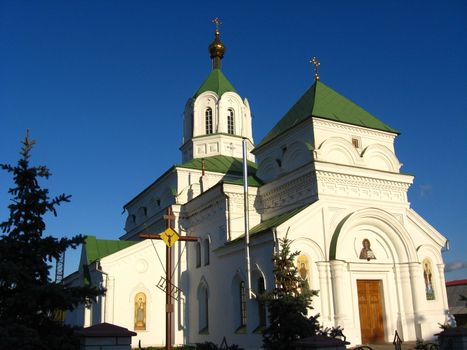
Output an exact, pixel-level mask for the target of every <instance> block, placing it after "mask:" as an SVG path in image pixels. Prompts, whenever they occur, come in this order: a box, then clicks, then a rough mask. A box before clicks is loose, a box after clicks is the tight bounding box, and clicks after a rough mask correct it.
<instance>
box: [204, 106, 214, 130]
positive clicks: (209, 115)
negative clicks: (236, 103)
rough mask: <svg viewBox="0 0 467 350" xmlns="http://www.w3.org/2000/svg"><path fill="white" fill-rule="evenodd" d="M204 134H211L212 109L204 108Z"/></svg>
mask: <svg viewBox="0 0 467 350" xmlns="http://www.w3.org/2000/svg"><path fill="white" fill-rule="evenodd" d="M205 116H206V134H212V130H213V128H212V109H211V108H207V109H206V113H205Z"/></svg>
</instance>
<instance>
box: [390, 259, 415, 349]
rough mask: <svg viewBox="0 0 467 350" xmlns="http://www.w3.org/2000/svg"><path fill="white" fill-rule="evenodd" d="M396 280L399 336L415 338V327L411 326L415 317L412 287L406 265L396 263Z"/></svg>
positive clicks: (407, 338) (405, 338) (406, 338)
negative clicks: (400, 329)
mask: <svg viewBox="0 0 467 350" xmlns="http://www.w3.org/2000/svg"><path fill="white" fill-rule="evenodd" d="M395 273H396V281H399V286H398V289H397V292H398V294H399V296H398V298H399V300H400V301H399V308H400V309H399V315H400V323H401V327H402V334H400V335H401V337H402V338H403V339H404V340H409V339H416V334H415V329H414V327H412V326H411V323H412V320H414V319H415V315H414V306H413V303H412V300H413V296H412V287H411V282H410V281H411V280H410V271H409V266H408V265H396V269H395Z"/></svg>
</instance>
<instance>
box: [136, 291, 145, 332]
mask: <svg viewBox="0 0 467 350" xmlns="http://www.w3.org/2000/svg"><path fill="white" fill-rule="evenodd" d="M134 329H135V330H146V294H144V293H137V294H136V295H135V328H134Z"/></svg>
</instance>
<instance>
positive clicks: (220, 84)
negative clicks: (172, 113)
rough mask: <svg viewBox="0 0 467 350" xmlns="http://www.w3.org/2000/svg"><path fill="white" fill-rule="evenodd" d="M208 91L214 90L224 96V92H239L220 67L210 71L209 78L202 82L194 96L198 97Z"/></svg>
mask: <svg viewBox="0 0 467 350" xmlns="http://www.w3.org/2000/svg"><path fill="white" fill-rule="evenodd" d="M206 91H213V92H215V93H216V94H217V95H218V96H222V95H223V94H224V92H227V91H232V92H237V91H236V90H235V88H234V87H233V85H232V84H231V83H230V81H229V80H228V79H227V78H226V76H225V75H224V73H222V71H221V70H220V69H213V70H212V71H211V73H209V76H208V78H207V79H206V80H205V81H204V83H203V84H201V86H200V88H199V89H198V91H196V93H195V95H194V96H193V97H198V96H199V95H201V94H202V93H203V92H206Z"/></svg>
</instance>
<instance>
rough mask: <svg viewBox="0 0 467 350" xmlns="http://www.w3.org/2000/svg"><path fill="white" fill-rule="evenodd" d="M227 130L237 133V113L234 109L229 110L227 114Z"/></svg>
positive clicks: (230, 132)
mask: <svg viewBox="0 0 467 350" xmlns="http://www.w3.org/2000/svg"><path fill="white" fill-rule="evenodd" d="M227 132H228V133H229V134H232V135H233V134H235V115H234V111H233V109H230V108H229V110H228V114H227Z"/></svg>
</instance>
